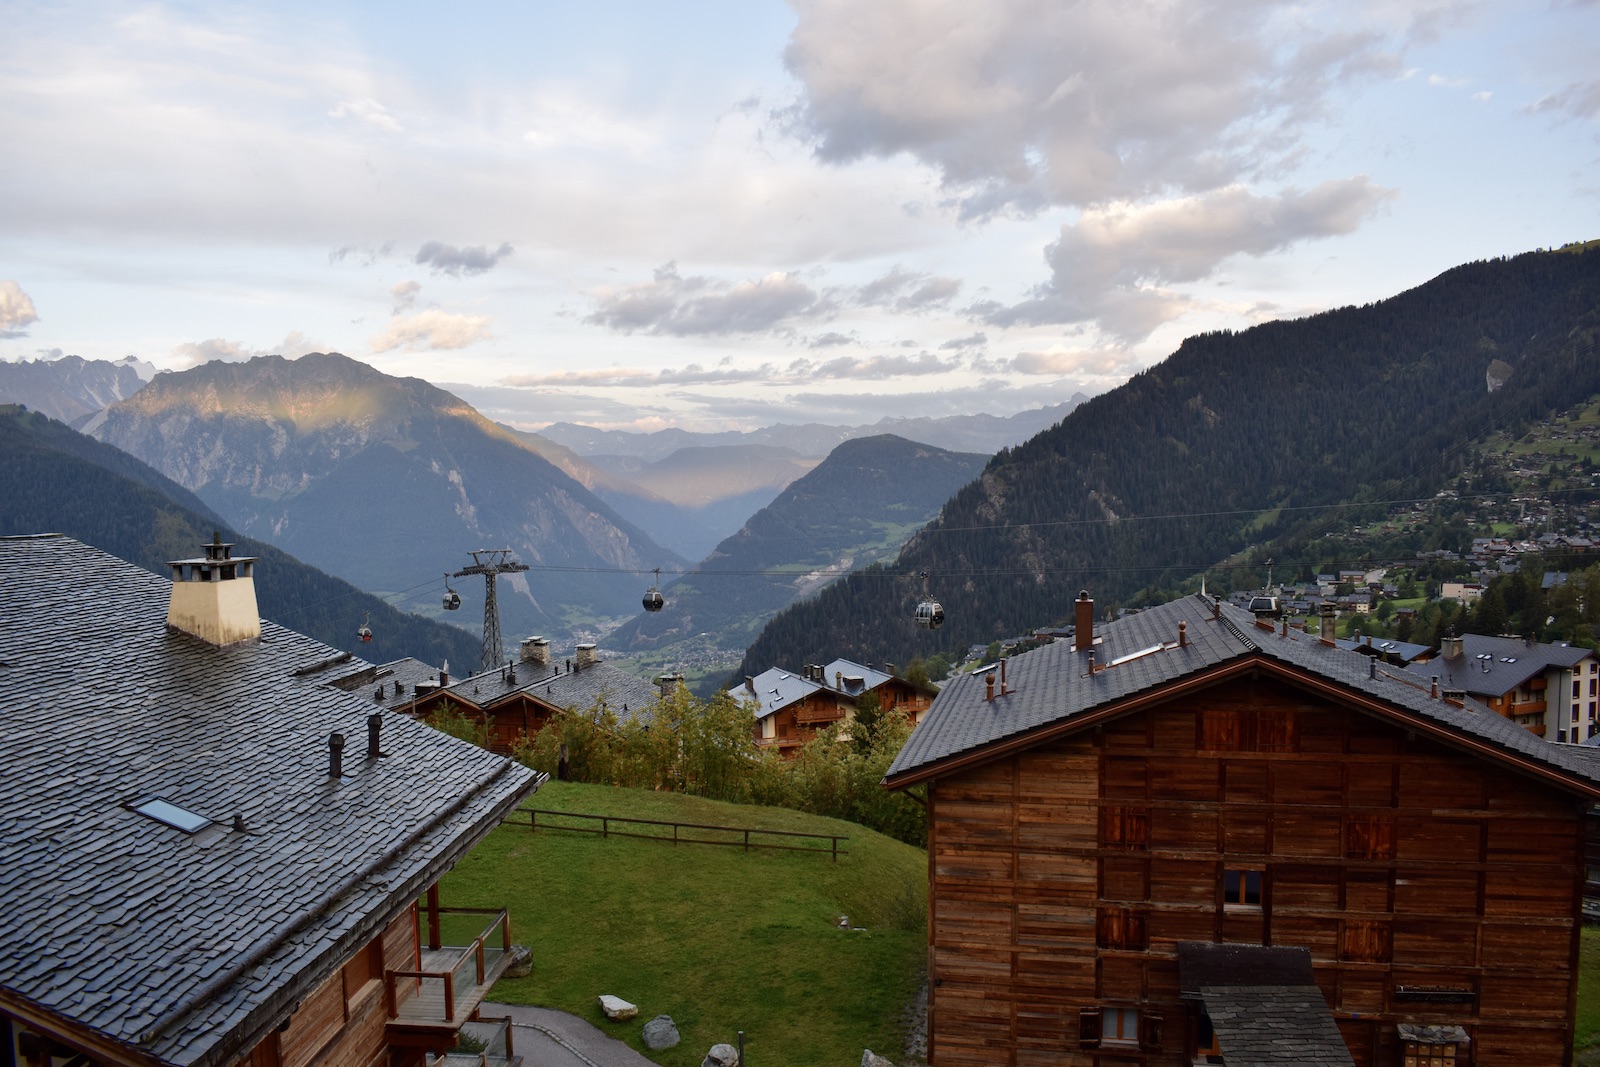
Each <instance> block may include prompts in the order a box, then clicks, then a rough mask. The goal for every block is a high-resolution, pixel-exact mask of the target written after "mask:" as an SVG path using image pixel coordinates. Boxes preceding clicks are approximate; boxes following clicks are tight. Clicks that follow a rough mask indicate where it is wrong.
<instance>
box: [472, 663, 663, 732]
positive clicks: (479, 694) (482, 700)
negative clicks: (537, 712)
mask: <svg viewBox="0 0 1600 1067" xmlns="http://www.w3.org/2000/svg"><path fill="white" fill-rule="evenodd" d="M445 692H447V693H451V694H453V695H455V696H458V697H460V698H461V699H463V700H466V701H469V702H471V703H472V704H474V705H476V706H477V707H480V708H485V709H487V708H491V707H492V706H493V705H494V704H495V703H497V702H498V701H501V700H505V699H506V698H508V697H511V696H515V695H516V694H517V693H526V694H528V695H529V696H532V697H534V698H535V699H537V700H542V701H544V702H545V703H546V704H553V705H554V706H556V707H558V708H566V709H568V710H569V711H587V710H588V709H589V708H591V707H593V706H594V705H595V704H597V703H599V702H601V701H604V702H605V705H606V707H607V708H608V709H609V710H610V711H612V712H614V713H615V714H616V715H617V717H618V718H619V719H622V720H627V719H630V718H632V717H633V716H634V715H636V714H638V713H639V712H642V711H644V710H645V709H646V708H650V707H653V706H654V705H655V702H656V700H657V698H658V697H659V696H660V690H658V689H657V688H656V687H655V686H654V685H652V684H651V683H650V682H647V681H645V680H644V679H643V678H638V677H635V676H634V675H631V674H629V673H628V672H627V671H625V670H622V669H621V668H620V667H613V666H612V665H611V664H609V663H606V662H604V661H601V662H599V663H594V664H590V665H589V666H587V667H584V668H583V669H582V670H566V669H565V667H564V665H563V664H555V665H553V666H550V667H535V666H533V665H532V664H531V663H518V664H516V666H515V670H514V671H508V670H507V669H506V668H504V667H498V668H495V669H494V670H489V671H484V672H483V673H482V674H475V675H473V676H472V677H470V678H463V679H462V680H461V681H459V682H452V683H450V685H448V686H447V687H445Z"/></svg>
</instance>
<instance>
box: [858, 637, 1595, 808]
mask: <svg viewBox="0 0 1600 1067" xmlns="http://www.w3.org/2000/svg"><path fill="white" fill-rule="evenodd" d="M1263 668H1264V669H1266V670H1267V671H1269V672H1271V673H1273V674H1275V675H1277V676H1278V677H1280V678H1283V679H1284V680H1286V681H1289V682H1291V683H1295V684H1298V685H1301V686H1303V687H1305V688H1309V689H1312V690H1314V691H1316V692H1318V693H1320V694H1322V695H1323V696H1326V697H1328V698H1329V699H1331V700H1334V701H1336V702H1339V703H1343V704H1346V705H1350V706H1353V707H1355V708H1357V709H1358V710H1361V711H1365V712H1367V713H1369V714H1372V715H1374V716H1376V717H1378V718H1381V719H1384V720H1386V721H1389V722H1393V723H1396V724H1398V725H1402V726H1404V727H1405V728H1406V729H1408V730H1413V731H1415V732H1417V733H1419V734H1426V735H1428V736H1429V737H1431V738H1432V739H1434V740H1436V741H1439V742H1441V743H1443V744H1445V745H1448V746H1450V747H1453V748H1457V749H1464V750H1466V751H1468V752H1471V753H1472V754H1474V755H1477V756H1481V757H1484V758H1487V759H1490V760H1493V761H1496V762H1499V763H1505V764H1509V765H1511V766H1512V767H1514V768H1516V769H1517V770H1519V771H1521V772H1522V773H1525V774H1528V775H1531V776H1533V777H1535V778H1540V779H1543V780H1545V781H1546V782H1549V783H1550V784H1552V785H1555V786H1557V787H1559V788H1562V789H1566V790H1568V791H1570V792H1574V793H1578V794H1580V795H1582V796H1585V797H1588V798H1590V799H1597V798H1600V782H1594V781H1590V780H1588V779H1585V778H1581V777H1578V776H1576V775H1573V774H1570V773H1568V772H1566V771H1563V770H1561V769H1560V768H1556V767H1552V766H1550V765H1549V764H1546V763H1542V762H1540V761H1538V760H1533V759H1529V758H1528V757H1526V756H1524V755H1522V754H1521V753H1517V752H1512V751H1508V750H1507V749H1504V748H1502V747H1500V746H1499V745H1496V744H1494V743H1493V742H1491V741H1488V740H1486V739H1483V738H1477V737H1472V736H1470V735H1466V734H1462V733H1459V732H1457V731H1455V730H1452V729H1450V728H1449V727H1448V726H1446V725H1445V724H1443V723H1437V722H1433V721H1432V720H1429V719H1426V718H1423V717H1421V716H1418V715H1415V714H1413V713H1411V712H1410V711H1409V710H1407V709H1406V708H1404V707H1400V706H1398V705H1394V704H1391V703H1389V702H1388V701H1386V700H1382V699H1381V698H1378V697H1374V696H1371V695H1370V694H1366V693H1362V692H1360V691H1359V690H1354V689H1350V688H1348V687H1346V686H1344V685H1341V684H1339V683H1338V682H1335V681H1332V680H1330V679H1326V678H1323V677H1321V676H1320V675H1317V674H1315V673H1313V672H1309V671H1305V670H1300V669H1296V668H1295V667H1294V666H1293V665H1291V664H1288V663H1284V662H1282V661H1281V660H1278V659H1276V658H1275V657H1273V656H1270V655H1268V654H1266V653H1264V652H1260V651H1255V652H1247V653H1243V654H1241V655H1239V656H1238V657H1236V658H1234V659H1231V660H1228V661H1226V662H1224V663H1220V664H1217V665H1215V666H1212V667H1209V668H1203V669H1201V670H1199V671H1196V672H1195V673H1193V674H1190V675H1186V676H1184V677H1182V678H1179V679H1176V680H1174V681H1172V682H1169V683H1166V684H1163V685H1159V686H1156V687H1154V688H1152V689H1147V690H1143V691H1141V692H1138V693H1132V694H1129V695H1128V696H1126V697H1123V698H1122V699H1120V700H1115V701H1112V702H1111V703H1109V704H1106V705H1104V706H1102V707H1100V708H1096V709H1094V710H1092V711H1086V712H1082V713H1080V714H1078V715H1074V716H1071V717H1069V718H1066V719H1061V720H1058V721H1056V722H1051V723H1046V724H1044V725H1042V726H1039V727H1035V728H1034V729H1032V730H1028V731H1024V732H1022V733H1018V734H1014V735H1012V736H1010V737H1006V738H1002V739H1000V740H998V741H995V742H991V743H990V744H987V745H983V746H981V747H978V748H974V749H969V750H967V751H965V752H960V753H956V754H954V755H952V756H949V757H946V758H945V759H942V760H937V761H934V762H932V763H928V764H924V765H922V766H920V767H916V768H913V769H912V770H909V771H905V772H902V773H901V774H898V775H893V776H888V775H886V776H885V777H884V779H883V781H882V782H881V783H880V785H882V787H883V788H885V789H905V788H908V787H910V786H914V785H917V784H919V783H922V782H927V781H931V780H933V779H935V778H941V777H944V776H945V775H948V774H953V773H955V772H957V771H962V770H967V769H969V768H971V767H974V766H977V765H979V764H982V763H987V762H989V761H990V760H994V759H1000V758H1002V757H1005V756H1009V755H1012V754H1014V753H1017V752H1020V751H1023V750H1026V749H1029V748H1032V747H1034V746H1035V745H1038V744H1041V743H1043V742H1045V741H1050V740H1054V739H1056V738H1058V737H1064V736H1067V735H1069V734H1073V733H1077V732H1078V731H1080V730H1086V729H1090V728H1092V727H1095V726H1099V725H1102V724H1104V723H1105V722H1107V721H1108V720H1110V719H1115V718H1118V717H1120V716H1123V715H1126V714H1128V713H1130V712H1133V711H1139V710H1142V709H1144V708H1148V707H1153V706H1155V705H1158V704H1164V703H1166V702H1168V701H1170V700H1174V699H1177V698H1179V697H1182V696H1184V695H1186V694H1188V693H1191V692H1194V691H1195V690H1199V689H1205V688H1209V687H1210V686H1212V685H1215V684H1217V683H1219V682H1222V681H1226V680H1227V679H1229V678H1231V677H1235V676H1238V675H1241V674H1248V673H1250V672H1251V671H1254V670H1258V669H1263Z"/></svg>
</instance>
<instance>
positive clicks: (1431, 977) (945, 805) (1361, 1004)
mask: <svg viewBox="0 0 1600 1067" xmlns="http://www.w3.org/2000/svg"><path fill="white" fill-rule="evenodd" d="M929 797H930V805H931V806H930V814H931V828H930V834H929V865H930V873H931V880H932V893H931V894H930V916H929V966H930V973H931V976H932V979H933V983H934V985H933V989H932V1001H931V1018H930V1027H931V1035H930V1053H931V1061H932V1063H933V1064H935V1067H996V1065H1000V1064H1006V1065H1012V1067H1036V1065H1037V1067H1043V1065H1059V1064H1102V1063H1103V1064H1111V1063H1119V1064H1128V1063H1149V1064H1187V1063H1188V1062H1189V1061H1188V1059H1187V1056H1186V1043H1187V1041H1188V1040H1189V1039H1191V1038H1192V1036H1193V1024H1194V1019H1195V1016H1194V1014H1193V1008H1192V1007H1191V1005H1189V1004H1186V1003H1185V1002H1184V1001H1182V1000H1181V999H1180V997H1179V980H1178V965H1177V959H1176V949H1175V946H1176V944H1177V943H1178V942H1180V941H1212V942H1245V943H1254V944H1267V945H1293V946H1301V947H1305V948H1307V949H1309V950H1310V951H1311V955H1312V959H1313V965H1314V969H1315V974H1316V980H1317V983H1318V985H1319V986H1320V987H1321V989H1322V991H1323V994H1324V996H1325V997H1326V999H1327V1001H1328V1003H1329V1004H1330V1006H1331V1007H1332V1009H1333V1014H1334V1016H1335V1018H1336V1020H1337V1022H1338V1025H1339V1028H1340V1031H1341V1033H1342V1034H1343V1035H1344V1036H1345V1039H1346V1042H1347V1044H1348V1045H1349V1046H1350V1049H1351V1052H1352V1054H1353V1055H1354V1056H1355V1059H1356V1063H1357V1064H1358V1065H1360V1067H1368V1065H1373V1067H1384V1065H1388V1064H1398V1063H1399V1050H1398V1047H1397V1045H1396V1042H1395V1037H1394V1033H1395V1023H1396V1022H1399V1021H1406V1022H1416V1023H1448V1024H1453V1025H1460V1026H1463V1027H1464V1028H1465V1029H1466V1030H1467V1031H1468V1033H1469V1034H1470V1035H1471V1037H1472V1046H1471V1049H1470V1051H1469V1054H1468V1055H1466V1057H1465V1058H1464V1059H1462V1060H1461V1061H1460V1062H1462V1063H1464V1064H1466V1063H1470V1064H1474V1065H1479V1067H1493V1065H1497V1064H1506V1065H1511V1064H1516V1065H1525V1064H1531V1063H1541V1064H1560V1063H1563V1062H1566V1061H1567V1057H1568V1055H1569V1053H1568V1052H1567V1048H1568V1045H1569V1043H1570V1034H1571V1031H1572V1022H1573V1012H1574V1005H1575V997H1576V973H1577V966H1576V964H1577V946H1578V937H1577V923H1576V919H1577V916H1578V915H1579V907H1580V899H1581V890H1582V878H1583V863H1582V859H1583V833H1582V828H1583V810H1584V805H1583V804H1582V803H1581V802H1580V801H1579V800H1578V799H1577V798H1576V797H1574V796H1573V795H1571V794H1568V793H1566V792H1563V791H1561V790H1558V789H1556V788H1555V787H1553V786H1550V785H1547V784H1545V783H1543V782H1540V781H1537V780H1535V779H1532V778H1529V777H1525V776H1522V775H1520V774H1517V773H1515V772H1513V771H1511V770H1508V769H1503V768H1501V767H1500V766H1498V765H1495V764H1491V763H1489V762H1487V761H1485V760H1483V759H1480V758H1477V757H1474V756H1471V755H1466V754H1462V753H1459V752H1457V751H1454V750H1452V749H1447V748H1445V747H1443V746H1442V745H1439V744H1436V743H1433V742H1430V741H1427V740H1425V739H1419V738H1418V737H1416V736H1415V735H1412V734H1409V733H1408V732H1407V731H1406V730H1405V729H1404V728H1402V727H1399V726H1396V725H1392V724H1389V723H1386V722H1383V721H1380V720H1378V719H1376V718H1373V717H1370V716H1368V715H1366V714H1363V713H1360V712H1356V711H1353V710H1349V709H1346V708H1344V707H1342V706H1334V705H1330V704H1327V703H1324V702H1323V701H1322V700H1321V699H1320V698H1318V697H1315V696H1312V695H1310V694H1307V693H1302V692H1300V691H1299V690H1297V689H1295V688H1292V687H1291V686H1289V685H1288V684H1286V683H1283V682H1281V681H1278V680H1275V679H1269V678H1265V677H1262V678H1257V679H1252V680H1242V681H1234V682H1229V683H1226V684H1224V685H1219V686H1218V687H1216V688H1214V689H1212V690H1209V691H1206V692H1204V693H1202V694H1200V695H1198V696H1195V697H1191V698H1190V699H1189V700H1187V701H1185V702H1183V703H1181V704H1175V705H1172V706H1167V707H1162V708H1158V709H1155V710H1152V711H1148V712H1139V713H1134V714H1131V715H1129V716H1128V717H1127V718H1124V719H1121V720H1118V721H1116V722H1114V723H1112V724H1109V725H1107V726H1105V727H1104V728H1103V729H1101V730H1096V731H1088V732H1085V733H1084V734H1082V735H1079V736H1075V737H1072V738H1069V739H1066V740H1060V741H1056V742H1051V743H1047V744H1044V745H1042V746H1040V747H1039V748H1036V749H1033V750H1030V751H1027V752H1025V753H1022V754H1020V755H1016V756H1012V757H1006V758H1003V759H1000V760H997V761H995V762H993V763H990V764H986V765H982V766H979V767H977V768H975V769H971V770H968V771H965V772H961V773H958V774H955V775H952V776H951V777H947V778H943V779H939V780H938V781H937V782H936V783H934V784H933V786H932V787H931V788H930V790H929ZM1230 871H1231V872H1236V874H1235V875H1234V876H1232V877H1230V875H1229V872H1230ZM1252 872H1254V873H1252ZM1251 886H1255V887H1256V893H1257V896H1256V901H1257V902H1256V903H1241V902H1239V900H1240V899H1241V898H1242V897H1244V896H1246V895H1247V894H1248V892H1249V891H1250V887H1251ZM1230 890H1231V891H1230ZM1225 897H1230V898H1232V899H1231V900H1230V899H1225ZM1429 991H1431V992H1429ZM1451 1001H1455V1002H1451ZM1095 1007H1101V1008H1122V1007H1133V1008H1138V1009H1140V1010H1141V1012H1143V1013H1145V1014H1147V1015H1152V1016H1154V1015H1159V1016H1160V1017H1161V1018H1162V1019H1164V1020H1165V1025H1164V1026H1163V1027H1162V1028H1161V1029H1162V1034H1161V1037H1160V1046H1159V1048H1156V1049H1144V1050H1141V1049H1138V1048H1134V1049H1129V1048H1127V1047H1119V1048H1116V1049H1109V1048H1103V1047H1102V1048H1089V1049H1084V1048H1080V1047H1079V1046H1080V1032H1079V1031H1080V1013H1081V1012H1082V1010H1083V1009H1086V1008H1090V1009H1092V1008H1095ZM1223 1051H1224V1053H1226V1049H1225V1048H1224V1050H1223Z"/></svg>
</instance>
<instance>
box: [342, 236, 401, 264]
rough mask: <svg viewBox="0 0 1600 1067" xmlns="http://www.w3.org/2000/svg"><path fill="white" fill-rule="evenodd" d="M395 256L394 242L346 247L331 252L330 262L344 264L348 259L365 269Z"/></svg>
mask: <svg viewBox="0 0 1600 1067" xmlns="http://www.w3.org/2000/svg"><path fill="white" fill-rule="evenodd" d="M393 254H394V242H393V241H385V242H383V244H381V245H345V246H344V247H343V248H335V249H334V250H333V251H332V252H329V253H328V262H329V263H343V262H344V261H345V260H347V259H353V260H355V261H356V262H357V263H359V264H361V265H362V266H363V267H370V266H372V265H373V264H374V263H376V262H378V260H380V259H387V258H388V257H389V256H391V255H393Z"/></svg>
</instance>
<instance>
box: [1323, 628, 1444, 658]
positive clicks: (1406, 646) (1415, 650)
mask: <svg viewBox="0 0 1600 1067" xmlns="http://www.w3.org/2000/svg"><path fill="white" fill-rule="evenodd" d="M1335 643H1336V644H1337V645H1338V646H1339V647H1340V648H1343V649H1347V650H1349V651H1351V652H1354V651H1356V650H1357V649H1363V648H1364V649H1368V650H1370V651H1371V652H1375V653H1379V654H1381V655H1383V656H1398V657H1399V658H1400V659H1401V660H1402V661H1404V662H1406V663H1411V662H1412V661H1414V660H1416V659H1417V657H1419V656H1426V655H1428V654H1429V653H1431V652H1432V651H1433V646H1432V645H1419V644H1417V643H1416V642H1414V641H1396V640H1395V639H1394V638H1392V637H1380V638H1378V639H1376V640H1374V639H1373V637H1372V635H1371V634H1367V635H1365V636H1364V637H1362V638H1361V640H1360V641H1354V640H1351V639H1349V638H1344V637H1341V638H1339V640H1338V641H1336V642H1335Z"/></svg>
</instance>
